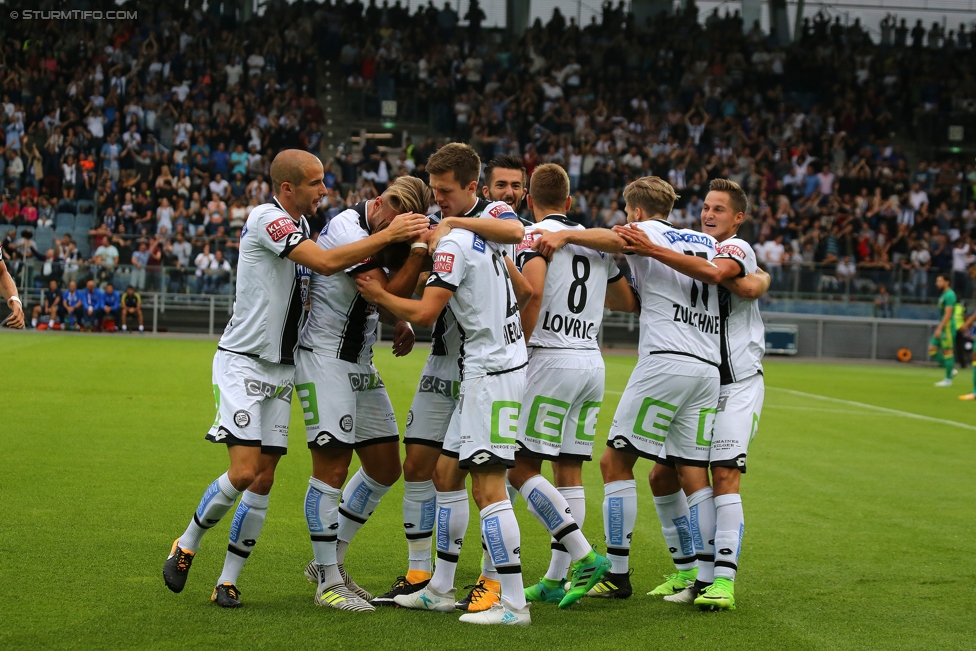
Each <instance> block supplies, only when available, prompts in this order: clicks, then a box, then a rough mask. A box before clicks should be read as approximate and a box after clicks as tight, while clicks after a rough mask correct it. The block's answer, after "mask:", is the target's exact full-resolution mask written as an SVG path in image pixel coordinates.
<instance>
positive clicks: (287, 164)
mask: <svg viewBox="0 0 976 651" xmlns="http://www.w3.org/2000/svg"><path fill="white" fill-rule="evenodd" d="M313 175H318V176H322V161H320V160H319V159H318V157H317V156H315V155H314V154H310V153H308V152H307V151H304V150H302V149H285V150H284V151H282V152H280V153H279V154H278V155H277V156H275V157H274V160H273V161H272V162H271V186H272V188H273V189H274V193H275V194H278V193H280V192H281V184H282V183H290V184H291V185H292V187H293V188H297V187H299V186H300V185H302V183H303V182H304V181H305V179H306V178H308V177H310V176H313Z"/></svg>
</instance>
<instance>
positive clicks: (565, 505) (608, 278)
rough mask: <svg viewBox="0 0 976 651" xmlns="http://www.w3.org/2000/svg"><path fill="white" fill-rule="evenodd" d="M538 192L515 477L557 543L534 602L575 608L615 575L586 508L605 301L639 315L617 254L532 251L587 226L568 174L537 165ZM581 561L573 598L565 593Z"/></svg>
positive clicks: (523, 247)
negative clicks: (549, 475)
mask: <svg viewBox="0 0 976 651" xmlns="http://www.w3.org/2000/svg"><path fill="white" fill-rule="evenodd" d="M530 187H531V192H530V194H529V199H528V201H529V208H530V209H531V210H532V215H533V217H534V218H535V220H536V224H535V225H534V226H531V227H529V228H527V229H526V233H525V238H524V240H523V241H522V244H520V245H519V250H518V253H517V263H518V266H519V268H520V269H521V270H522V274H523V276H524V277H525V279H526V280H527V281H528V282H529V284H530V285H531V286H532V288H533V293H532V298H531V299H530V300H529V302H528V304H527V305H526V307H525V309H524V310H523V311H522V324H523V326H524V328H525V336H526V341H527V344H526V345H527V347H528V350H529V366H528V369H527V371H526V393H525V398H524V399H523V401H522V402H523V405H524V408H523V409H522V410H521V412H520V413H519V429H518V437H517V441H518V446H519V447H518V450H517V451H516V453H515V468H513V469H512V470H510V471H509V473H508V478H509V481H510V482H511V483H512V485H513V486H515V488H516V489H518V490H519V491H520V493H521V494H522V497H523V498H525V501H526V503H527V504H528V506H529V512H530V513H531V514H532V515H533V516H534V517H535V518H536V519H537V520H538V521H539V522H540V523H541V524H542V525H543V526H544V527H545V528H546V529H547V530H548V531H549V534H550V536H552V542H551V543H550V544H551V547H552V560H551V563H550V567H549V571H548V572H547V573H546V576H545V577H543V578H542V579H541V580H540V581H539V583H537V584H536V585H534V586H531V587H529V588H527V589H526V591H525V596H526V599H527V600H528V601H545V602H549V603H557V604H559V606H560V608H566V607H568V606H570V605H572V604H573V603H575V602H576V601H578V600H579V599H580V598H581V597H582V596H583V595H584V594H586V592H587V591H588V590H590V589H591V588H593V586H594V585H596V583H597V582H598V581H599V580H600V579H601V578H602V577H603V575H604V574H605V573H606V572H607V571H608V570H609V569H610V562H609V561H608V560H607V559H606V558H604V557H603V556H600V555H599V554H596V553H595V552H594V551H593V549H592V547H591V546H590V544H589V543H588V542H587V540H586V538H585V537H584V536H583V532H582V530H581V528H582V525H583V518H584V515H585V508H586V499H585V495H584V493H583V476H582V468H583V462H584V461H589V460H590V459H591V458H592V453H593V439H594V436H595V433H596V424H597V417H598V415H599V413H600V405H601V404H602V402H603V387H604V375H605V369H604V364H603V355H602V354H601V353H600V347H599V344H598V342H597V335H598V333H599V331H600V326H601V324H602V322H603V308H604V303H605V302H606V304H607V305H608V306H609V307H611V308H612V309H617V310H626V311H629V312H633V311H635V310H636V307H637V302H636V299H635V297H634V294H633V292H632V291H631V288H630V284H629V283H628V282H627V279H626V278H625V277H624V274H623V272H621V271H620V270H619V269H617V265H616V263H615V262H614V260H613V257H612V256H609V255H607V254H606V253H601V252H599V251H594V250H593V249H588V248H584V247H581V246H575V245H572V244H571V245H567V246H565V247H563V248H561V249H560V250H559V251H557V252H556V253H555V254H553V256H552V260H551V261H547V260H546V259H545V258H544V257H543V256H542V254H540V253H539V252H538V251H535V250H533V249H532V244H533V242H534V241H535V239H536V238H538V237H541V236H542V234H543V233H546V232H559V231H564V230H577V231H581V230H584V229H583V227H582V226H581V225H579V224H576V223H574V222H572V221H570V220H569V219H567V217H566V211H567V210H568V209H569V206H570V205H572V199H571V198H570V196H569V176H567V174H566V171H565V170H564V169H563V168H562V167H560V166H559V165H554V164H546V165H540V166H539V167H537V168H535V171H533V173H532V182H531V184H530ZM543 461H551V462H552V466H553V475H554V479H555V484H556V486H553V485H552V484H551V483H549V481H548V480H547V479H546V478H545V477H543V476H542V474H541V470H542V462H543ZM557 487H558V488H557ZM571 562H573V574H572V577H570V578H571V581H570V583H571V587H570V590H569V591H567V590H566V589H565V588H564V587H563V586H564V584H565V583H566V579H567V573H568V571H569V569H570V563H571Z"/></svg>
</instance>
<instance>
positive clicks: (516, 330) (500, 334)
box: [358, 158, 531, 625]
mask: <svg viewBox="0 0 976 651" xmlns="http://www.w3.org/2000/svg"><path fill="white" fill-rule="evenodd" d="M431 160H433V158H432V159H431ZM428 169H430V166H429V165H428ZM431 185H432V187H433V188H434V190H435V193H436V192H437V181H436V180H435V178H434V174H433V173H432V175H431ZM481 221H485V220H481ZM505 257H506V256H505V253H504V251H503V250H502V249H501V247H500V246H499V245H497V244H495V243H493V242H489V241H486V240H484V239H483V238H481V237H479V236H478V235H477V234H475V233H473V232H471V231H469V230H463V229H461V228H455V229H453V230H451V232H450V233H448V234H447V235H445V236H444V237H443V238H441V240H440V241H439V243H438V245H437V248H436V249H435V251H434V266H433V271H432V273H431V276H430V278H429V280H428V281H427V287H426V289H425V291H424V295H423V298H422V299H421V300H409V299H402V298H398V297H395V296H392V295H391V294H389V293H388V292H386V291H384V290H383V289H382V287H380V285H379V283H377V282H376V281H375V280H366V279H360V280H359V281H358V283H359V286H360V291H361V292H362V293H363V295H365V296H366V297H367V298H369V299H370V300H371V301H374V302H376V303H378V304H379V305H382V306H383V307H385V308H387V309H389V310H390V311H391V312H393V313H394V314H395V315H397V316H399V317H400V318H403V319H407V320H408V321H411V322H413V323H418V324H421V325H427V326H429V325H433V324H434V323H435V322H436V321H437V319H438V318H439V317H440V315H441V313H442V312H443V310H444V309H445V307H446V308H448V310H449V311H450V313H451V314H453V316H454V319H455V327H456V328H457V332H458V334H459V338H460V342H459V343H460V351H461V352H460V355H459V357H458V365H459V380H460V386H459V387H458V405H457V408H456V409H455V410H454V413H453V415H452V416H451V420H450V424H449V425H448V429H447V432H446V434H445V436H444V442H443V448H442V451H441V454H440V456H439V457H438V459H437V465H436V468H435V471H434V484H435V486H436V488H437V515H436V520H437V539H438V540H437V550H438V563H437V566H436V568H435V570H434V573H433V576H432V577H431V579H430V581H429V582H428V583H427V585H426V587H425V588H423V589H422V590H419V591H416V592H413V593H410V594H399V595H397V596H396V597H395V598H394V602H395V603H396V604H397V605H398V606H401V607H404V608H414V609H420V610H433V611H438V612H453V611H454V610H455V596H454V574H455V571H456V569H457V560H458V554H459V552H460V548H461V544H462V542H463V539H464V533H465V530H466V529H467V523H468V493H467V490H466V489H465V478H466V476H467V475H468V473H470V474H471V478H472V492H473V494H474V499H475V502H476V503H477V504H478V508H479V509H481V535H482V540H483V541H484V542H485V544H486V546H487V548H488V550H489V553H490V554H491V558H492V562H493V565H494V568H495V570H496V571H497V572H498V576H499V581H500V583H501V600H500V601H499V602H498V603H495V604H494V605H492V606H491V607H490V608H488V609H487V610H483V611H479V612H468V613H465V614H464V615H462V616H461V621H462V622H466V623H473V624H507V625H528V624H529V623H530V621H531V620H530V617H529V609H528V606H527V604H526V602H525V595H524V591H523V585H522V573H521V561H520V558H519V549H520V542H519V527H518V521H517V520H516V518H515V512H514V511H513V510H512V504H511V502H510V501H509V498H508V495H507V493H506V490H505V470H506V468H510V467H512V466H513V465H514V463H515V461H514V455H515V432H516V430H517V427H518V415H519V409H520V407H521V402H522V395H523V393H524V391H525V366H526V364H527V358H526V351H525V341H524V339H523V336H522V325H521V322H520V319H519V308H518V304H517V301H516V298H515V292H514V289H513V287H512V283H511V281H510V280H509V272H508V268H507V266H506V263H505ZM367 276H369V274H367Z"/></svg>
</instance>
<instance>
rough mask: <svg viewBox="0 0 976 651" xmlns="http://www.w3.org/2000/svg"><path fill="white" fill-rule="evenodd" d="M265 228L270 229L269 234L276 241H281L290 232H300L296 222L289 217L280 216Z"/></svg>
mask: <svg viewBox="0 0 976 651" xmlns="http://www.w3.org/2000/svg"><path fill="white" fill-rule="evenodd" d="M264 228H265V230H267V231H268V235H269V236H270V237H271V239H272V240H274V241H275V242H280V241H281V240H283V239H285V237H286V236H288V235H289V234H291V233H297V232H298V228H297V227H296V226H295V222H293V221H292V220H291V218H289V217H279V218H278V219H276V220H274V221H273V222H271V223H270V224H268V225H267V226H265V227H264ZM296 244H297V242H296Z"/></svg>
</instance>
